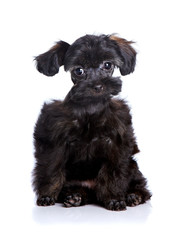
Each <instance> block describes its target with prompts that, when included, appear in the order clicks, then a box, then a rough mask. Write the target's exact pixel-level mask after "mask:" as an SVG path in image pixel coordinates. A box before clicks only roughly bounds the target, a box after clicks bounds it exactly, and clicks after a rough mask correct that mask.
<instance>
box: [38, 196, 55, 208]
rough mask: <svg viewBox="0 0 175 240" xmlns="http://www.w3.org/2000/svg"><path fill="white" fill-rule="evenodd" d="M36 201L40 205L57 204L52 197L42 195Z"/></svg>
mask: <svg viewBox="0 0 175 240" xmlns="http://www.w3.org/2000/svg"><path fill="white" fill-rule="evenodd" d="M36 203H37V205H38V206H52V205H54V204H55V200H54V198H52V197H40V198H38V199H37V202H36Z"/></svg>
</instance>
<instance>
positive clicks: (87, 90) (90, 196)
mask: <svg viewBox="0 0 175 240" xmlns="http://www.w3.org/2000/svg"><path fill="white" fill-rule="evenodd" d="M131 43H132V42H128V41H127V40H125V39H121V38H118V37H116V36H106V35H101V36H94V35H86V36H84V37H82V38H80V39H78V40H77V41H75V42H74V43H73V44H72V45H69V44H67V43H65V42H62V41H60V42H58V43H57V44H56V45H55V46H54V47H53V48H51V49H50V50H49V51H48V52H46V53H44V54H41V55H39V56H38V57H37V58H36V61H37V68H38V70H39V71H40V72H42V73H44V74H45V75H48V76H53V75H54V74H56V73H57V72H58V70H59V67H60V66H61V65H64V67H65V70H66V71H67V70H70V72H71V77H72V81H73V82H74V84H75V85H74V86H73V87H72V89H71V90H70V92H69V93H68V95H67V96H66V98H65V100H64V101H54V102H52V103H50V104H44V106H43V109H42V112H41V115H40V116H39V119H38V122H37V124H36V127H35V132H34V139H35V149H36V151H35V157H36V166H35V169H34V172H33V174H34V180H33V185H34V190H35V192H36V194H37V204H38V205H39V206H49V205H53V204H54V203H55V202H63V203H64V205H65V206H66V207H71V206H80V205H84V204H87V203H98V204H100V205H102V206H104V207H105V208H107V209H109V210H125V209H126V206H136V205H138V204H141V203H144V202H145V201H146V200H148V199H150V197H151V194H150V192H149V191H148V190H147V188H146V179H145V178H144V177H143V175H142V173H141V172H140V171H139V169H138V165H137V163H136V161H135V160H134V158H133V156H134V154H136V153H138V152H139V150H138V147H137V143H136V139H135V136H134V133H133V128H132V120H131V115H130V113H129V108H128V106H127V105H126V103H125V102H124V101H123V100H120V99H118V98H113V96H116V95H117V94H118V93H119V92H120V91H121V80H120V78H119V77H117V78H114V77H112V74H113V71H114V68H115V67H118V68H119V69H120V72H121V74H122V75H126V74H129V73H131V72H133V71H134V67H135V61H136V52H135V50H134V49H133V48H132V47H131Z"/></svg>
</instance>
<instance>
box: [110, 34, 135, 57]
mask: <svg viewBox="0 0 175 240" xmlns="http://www.w3.org/2000/svg"><path fill="white" fill-rule="evenodd" d="M110 39H111V40H113V41H115V42H116V43H117V44H118V45H119V47H120V48H121V49H123V50H124V51H125V52H127V53H128V54H130V53H132V54H136V51H135V50H134V49H133V48H132V47H131V46H130V45H131V44H133V43H134V42H133V41H127V40H126V39H124V38H119V37H117V36H115V35H111V36H110Z"/></svg>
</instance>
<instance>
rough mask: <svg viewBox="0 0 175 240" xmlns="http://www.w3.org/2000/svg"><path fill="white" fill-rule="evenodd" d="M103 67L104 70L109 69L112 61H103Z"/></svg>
mask: <svg viewBox="0 0 175 240" xmlns="http://www.w3.org/2000/svg"><path fill="white" fill-rule="evenodd" d="M103 68H104V69H106V70H110V69H111V68H112V63H111V62H104V63H103Z"/></svg>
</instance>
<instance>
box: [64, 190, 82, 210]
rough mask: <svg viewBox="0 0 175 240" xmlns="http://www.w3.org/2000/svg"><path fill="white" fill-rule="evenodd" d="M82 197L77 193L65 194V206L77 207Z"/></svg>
mask: <svg viewBox="0 0 175 240" xmlns="http://www.w3.org/2000/svg"><path fill="white" fill-rule="evenodd" d="M81 202H82V198H81V195H80V194H79V193H73V194H71V195H69V196H67V197H66V198H65V200H64V206H65V207H78V206H80V205H81Z"/></svg>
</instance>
